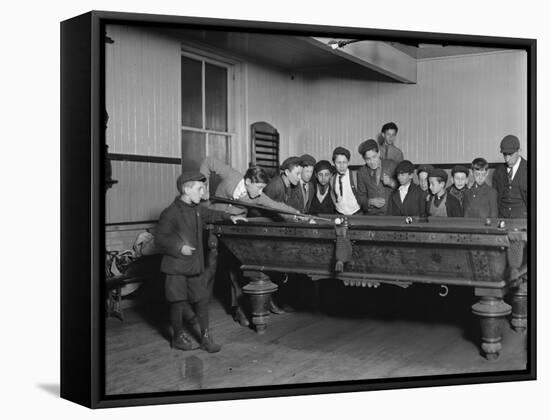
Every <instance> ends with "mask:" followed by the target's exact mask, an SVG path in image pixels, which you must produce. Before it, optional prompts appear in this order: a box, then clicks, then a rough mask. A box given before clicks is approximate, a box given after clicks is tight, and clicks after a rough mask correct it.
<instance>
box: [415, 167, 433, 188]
mask: <svg viewBox="0 0 550 420" xmlns="http://www.w3.org/2000/svg"><path fill="white" fill-rule="evenodd" d="M433 170H434V167H433V166H432V165H429V164H425V163H423V164H421V165H418V168H417V169H416V174H417V176H418V186H419V187H420V189H421V190H422V191H425V192H426V193H427V194H430V183H429V181H428V174H429V173H430V172H431V171H433Z"/></svg>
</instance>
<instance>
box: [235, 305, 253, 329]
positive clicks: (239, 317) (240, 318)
mask: <svg viewBox="0 0 550 420" xmlns="http://www.w3.org/2000/svg"><path fill="white" fill-rule="evenodd" d="M233 320H234V321H235V322H238V323H239V324H240V325H241V327H249V326H250V321H248V318H247V317H246V315H245V314H244V312H243V310H242V309H241V308H240V307H238V306H237V307H236V308H235V310H234V312H233Z"/></svg>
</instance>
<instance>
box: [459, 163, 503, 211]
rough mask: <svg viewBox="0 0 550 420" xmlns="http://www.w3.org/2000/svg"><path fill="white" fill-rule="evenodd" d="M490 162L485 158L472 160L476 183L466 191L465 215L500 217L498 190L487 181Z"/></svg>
mask: <svg viewBox="0 0 550 420" xmlns="http://www.w3.org/2000/svg"><path fill="white" fill-rule="evenodd" d="M488 167H489V164H488V163H487V161H486V160H485V159H483V158H476V159H474V161H473V162H472V171H473V173H474V180H475V182H474V185H472V188H470V189H469V190H467V191H466V192H465V193H464V217H481V218H487V217H498V201H497V190H495V189H494V188H493V187H490V186H489V185H487V184H486V183H485V180H486V179H487V174H488V172H487V168H488Z"/></svg>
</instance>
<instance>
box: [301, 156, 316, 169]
mask: <svg viewBox="0 0 550 420" xmlns="http://www.w3.org/2000/svg"><path fill="white" fill-rule="evenodd" d="M300 159H302V165H303V166H315V162H316V161H315V158H314V157H313V156H311V155H308V154H305V155H302V156H300Z"/></svg>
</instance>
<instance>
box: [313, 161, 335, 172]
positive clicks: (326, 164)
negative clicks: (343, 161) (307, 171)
mask: <svg viewBox="0 0 550 420" xmlns="http://www.w3.org/2000/svg"><path fill="white" fill-rule="evenodd" d="M325 169H328V170H329V171H330V173H332V172H334V169H333V167H332V165H331V164H330V162H329V161H328V160H320V161H319V162H317V164H316V165H315V172H317V173H319V172H321V171H324V170H325Z"/></svg>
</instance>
